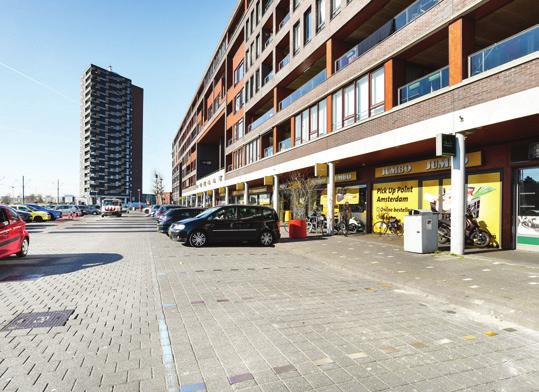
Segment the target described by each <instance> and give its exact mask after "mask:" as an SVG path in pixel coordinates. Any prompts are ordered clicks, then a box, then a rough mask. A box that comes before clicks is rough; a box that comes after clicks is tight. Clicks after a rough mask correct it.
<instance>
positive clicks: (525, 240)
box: [517, 235, 539, 246]
mask: <svg viewBox="0 0 539 392" xmlns="http://www.w3.org/2000/svg"><path fill="white" fill-rule="evenodd" d="M517 243H519V244H522V245H538V246H539V237H524V236H521V235H519V236H518V237H517Z"/></svg>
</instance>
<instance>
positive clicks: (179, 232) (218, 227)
mask: <svg viewBox="0 0 539 392" xmlns="http://www.w3.org/2000/svg"><path fill="white" fill-rule="evenodd" d="M170 235H171V238H172V239H174V240H178V241H181V242H186V243H188V244H189V245H191V246H194V247H197V248H198V247H202V246H205V245H207V244H208V243H212V242H213V243H218V242H255V243H259V244H261V245H263V246H271V245H273V244H274V243H275V242H278V241H279V239H280V238H281V233H280V229H279V217H278V215H277V212H275V210H274V209H272V208H269V207H260V206H249V205H229V206H220V207H213V208H210V209H208V210H206V211H204V212H202V213H201V214H199V215H197V216H196V217H194V218H190V219H185V220H182V221H179V222H176V223H174V224H173V225H172V226H171V227H170Z"/></svg>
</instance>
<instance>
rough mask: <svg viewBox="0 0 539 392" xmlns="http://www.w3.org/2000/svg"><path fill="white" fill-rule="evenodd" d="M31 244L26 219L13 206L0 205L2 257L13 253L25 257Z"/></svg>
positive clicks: (0, 249) (0, 254) (0, 248)
mask: <svg viewBox="0 0 539 392" xmlns="http://www.w3.org/2000/svg"><path fill="white" fill-rule="evenodd" d="M29 245H30V235H29V234H28V232H27V231H26V224H25V223H24V221H23V220H22V219H21V218H20V217H19V215H17V213H16V212H15V211H13V210H12V209H11V208H9V207H6V206H4V205H0V259H3V258H4V257H8V256H11V255H17V256H18V257H24V256H26V255H27V254H28V247H29Z"/></svg>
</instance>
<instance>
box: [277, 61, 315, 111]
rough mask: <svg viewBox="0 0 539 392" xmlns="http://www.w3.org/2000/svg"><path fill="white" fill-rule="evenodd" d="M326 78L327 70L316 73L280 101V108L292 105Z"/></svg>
mask: <svg viewBox="0 0 539 392" xmlns="http://www.w3.org/2000/svg"><path fill="white" fill-rule="evenodd" d="M325 80H326V70H325V69H323V70H322V71H320V72H319V73H318V74H316V75H315V76H314V77H313V78H312V79H311V80H309V81H308V82H307V83H305V84H304V85H303V86H301V87H300V88H298V89H297V90H296V91H294V92H293V93H292V94H290V95H289V96H288V97H286V98H285V99H283V100H282V101H281V102H279V110H283V109H285V108H286V107H288V106H290V105H291V104H292V103H293V102H295V101H296V100H298V99H299V98H301V97H302V96H304V95H305V94H307V93H308V92H309V91H311V90H312V89H314V88H315V87H317V86H318V85H320V84H321V83H322V82H324V81H325Z"/></svg>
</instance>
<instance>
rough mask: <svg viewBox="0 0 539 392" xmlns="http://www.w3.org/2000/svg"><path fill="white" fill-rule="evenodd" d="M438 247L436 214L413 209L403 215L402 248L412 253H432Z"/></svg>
mask: <svg viewBox="0 0 539 392" xmlns="http://www.w3.org/2000/svg"><path fill="white" fill-rule="evenodd" d="M437 249H438V214H437V213H434V212H432V211H428V210H413V211H410V215H407V216H405V217H404V250H405V251H406V252H413V253H434V252H435V251H436V250H437Z"/></svg>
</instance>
